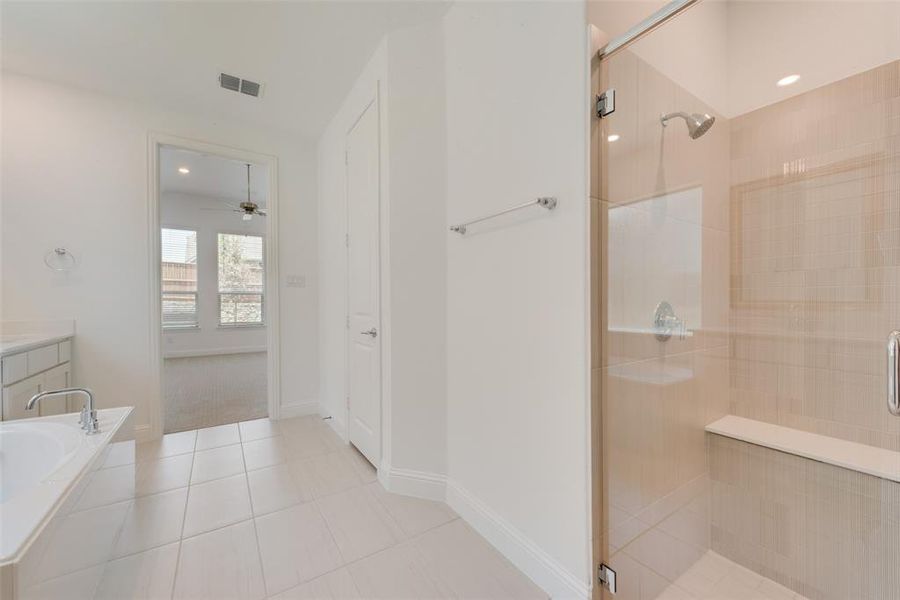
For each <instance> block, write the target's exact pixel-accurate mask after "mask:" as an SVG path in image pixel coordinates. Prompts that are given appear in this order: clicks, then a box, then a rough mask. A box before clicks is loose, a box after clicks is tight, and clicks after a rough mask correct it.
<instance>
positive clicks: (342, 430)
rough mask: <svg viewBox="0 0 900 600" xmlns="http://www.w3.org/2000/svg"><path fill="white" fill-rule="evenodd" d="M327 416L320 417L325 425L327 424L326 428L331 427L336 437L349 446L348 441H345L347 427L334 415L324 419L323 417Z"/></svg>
mask: <svg viewBox="0 0 900 600" xmlns="http://www.w3.org/2000/svg"><path fill="white" fill-rule="evenodd" d="M327 416H328V415H322V419H323V420H325V422H326V423H328V426H329V427H331V428H332V429H333V430H334V432H335V433H336V434H338V437H340V438H341V439H342V440H344V442H345V443H348V444H349V443H350V440H349V439H347V426H346V425H345V424H344V422H343V421H342V420H341V419H339V418H337V417H336V416H334V415H331V418H330V419H325V417H327Z"/></svg>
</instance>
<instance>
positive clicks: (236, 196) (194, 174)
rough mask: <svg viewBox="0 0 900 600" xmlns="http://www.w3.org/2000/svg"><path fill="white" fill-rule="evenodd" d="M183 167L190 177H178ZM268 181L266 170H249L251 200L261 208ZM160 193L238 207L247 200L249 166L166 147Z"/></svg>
mask: <svg viewBox="0 0 900 600" xmlns="http://www.w3.org/2000/svg"><path fill="white" fill-rule="evenodd" d="M181 167H185V168H187V169H188V170H189V171H190V173H187V174H184V173H179V172H178V169H179V168H181ZM268 188H269V181H268V172H267V170H266V168H265V167H259V166H255V165H251V167H250V190H251V193H250V198H251V199H252V200H253V201H254V202H256V203H257V204H258V205H259V206H260V208H263V207H265V205H266V196H267V194H268ZM159 190H160V192H162V193H164V194H166V193H179V194H190V195H192V196H203V197H206V198H213V199H216V200H222V201H223V202H225V203H228V204H232V205H237V204H238V203H240V202H243V201H245V200H246V199H247V164H246V163H243V162H240V161H235V160H231V159H228V158H222V157H220V156H214V155H210V154H201V153H199V152H192V151H190V150H182V149H181V148H172V147H170V146H164V147H163V148H161V149H160V151H159Z"/></svg>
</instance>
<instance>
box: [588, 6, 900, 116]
mask: <svg viewBox="0 0 900 600" xmlns="http://www.w3.org/2000/svg"><path fill="white" fill-rule="evenodd" d="M665 4H666V2H663V1H658V0H648V1H642V0H634V1H631V0H589V3H588V18H589V20H590V22H591V24H593V25H594V26H596V27H597V28H599V29H600V30H601V31H602V32H603V34H605V35H600V36H598V37H599V38H600V39H611V38H613V37H616V36H618V35H621V34H623V33H624V32H625V31H626V30H627V29H628V28H629V27H631V26H632V25H634V24H636V23H638V22H639V21H640V20H642V19H644V18H646V17H648V16H649V15H651V14H652V13H653V12H654V11H656V10H658V9H660V8H662V6H664V5H665ZM898 32H900V2H897V1H896V0H884V1H877V0H876V1H869V0H837V1H834V0H756V1H747V0H703V1H702V2H700V3H698V4H696V5H694V6H693V7H691V8H690V9H689V10H686V11H684V12H683V13H682V14H681V15H679V16H677V17H676V18H674V19H672V20H671V21H670V22H668V23H666V24H665V25H664V26H662V27H659V28H658V29H656V30H654V31H653V32H652V33H651V34H650V35H647V36H644V37H643V38H641V39H639V40H638V41H636V42H634V43H633V44H631V45H630V46H629V49H630V50H631V51H632V52H633V53H634V54H636V55H638V56H639V57H641V58H642V59H643V60H645V61H646V62H647V63H649V64H650V65H652V66H653V67H654V68H656V69H657V70H658V71H660V72H661V73H664V74H665V75H666V76H667V77H669V78H670V79H672V80H673V81H675V82H677V83H678V84H679V85H681V86H682V87H683V88H685V89H687V90H688V91H690V92H691V93H692V94H693V95H695V96H697V97H698V98H700V99H701V100H703V101H704V102H705V103H706V104H708V105H709V106H710V107H712V108H713V109H714V110H716V111H717V112H718V113H720V114H722V115H725V116H727V117H734V116H737V115H741V114H745V113H747V112H750V111H752V110H755V109H758V108H761V107H764V106H768V105H770V104H772V103H775V102H779V101H781V100H784V99H786V98H789V97H791V96H795V95H797V94H801V93H803V92H807V91H809V90H812V89H815V88H817V87H821V86H823V85H826V84H829V83H833V82H835V81H839V80H841V79H844V78H846V77H849V76H850V75H853V74H856V73H860V72H862V71H866V70H868V69H871V68H874V67H876V66H879V65H882V64H885V63H887V62H890V61H893V60H897V59H898V58H900V34H898ZM613 60H614V59H613ZM793 74H797V75H800V79H799V80H798V81H797V82H796V83H795V84H793V85H790V86H787V87H778V86H777V85H776V82H777V81H778V80H779V79H781V78H782V77H785V76H786V75H793Z"/></svg>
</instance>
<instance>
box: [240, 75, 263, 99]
mask: <svg viewBox="0 0 900 600" xmlns="http://www.w3.org/2000/svg"><path fill="white" fill-rule="evenodd" d="M241 93H242V94H247V95H248V96H253V97H254V98H257V97H259V84H258V83H256V82H255V81H247V80H246V79H241Z"/></svg>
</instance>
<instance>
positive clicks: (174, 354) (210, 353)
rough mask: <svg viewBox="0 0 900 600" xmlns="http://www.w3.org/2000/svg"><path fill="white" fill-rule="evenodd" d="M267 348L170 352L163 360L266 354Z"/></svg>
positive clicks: (248, 347) (249, 347)
mask: <svg viewBox="0 0 900 600" xmlns="http://www.w3.org/2000/svg"><path fill="white" fill-rule="evenodd" d="M266 350H267V348H266V346H235V347H233V348H208V349H201V350H169V351H167V352H164V353H163V358H191V357H194V356H223V355H226V354H256V353H258V352H265V351H266Z"/></svg>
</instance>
